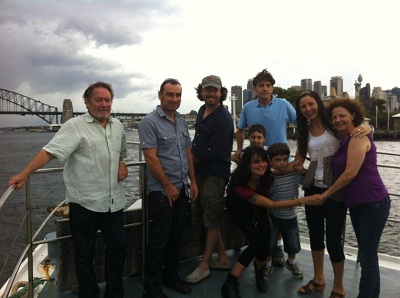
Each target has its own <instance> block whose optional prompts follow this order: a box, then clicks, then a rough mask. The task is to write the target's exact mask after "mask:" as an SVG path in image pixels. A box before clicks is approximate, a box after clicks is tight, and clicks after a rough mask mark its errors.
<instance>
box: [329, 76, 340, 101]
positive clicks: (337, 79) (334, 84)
mask: <svg viewBox="0 0 400 298" xmlns="http://www.w3.org/2000/svg"><path fill="white" fill-rule="evenodd" d="M332 88H335V94H336V95H337V96H338V97H341V96H342V95H343V79H342V77H341V76H336V77H331V87H330V89H331V90H332Z"/></svg>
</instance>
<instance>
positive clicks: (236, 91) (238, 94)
mask: <svg viewBox="0 0 400 298" xmlns="http://www.w3.org/2000/svg"><path fill="white" fill-rule="evenodd" d="M233 95H234V96H235V98H236V100H235V101H232V107H231V108H232V114H233V111H235V112H236V115H239V114H240V112H241V111H242V107H243V101H242V98H243V97H242V86H237V85H236V86H232V87H231V97H233ZM233 105H235V109H234V108H233Z"/></svg>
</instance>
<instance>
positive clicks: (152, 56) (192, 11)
mask: <svg viewBox="0 0 400 298" xmlns="http://www.w3.org/2000/svg"><path fill="white" fill-rule="evenodd" d="M396 3H397V2H396V1H393V0H391V1H389V0H381V1H378V2H377V1H361V0H351V1H349V0H336V1H323V0H322V1H321V0H303V1H298V0H279V1H265V0H246V1H228V0H224V1H219V0H201V1H194V0H193V1H191V0H125V1H117V0H102V1H101V0H92V1H73V0H71V1H63V0H58V1H51V0H48V1H45V0H36V1H28V0H26V1H22V0H0V35H1V42H0V55H1V56H0V88H3V89H6V90H10V91H14V92H17V93H20V94H23V95H25V96H28V97H31V98H34V99H36V100H40V101H42V102H44V103H46V104H49V105H52V106H56V107H58V108H59V109H60V110H61V109H62V102H63V99H65V98H69V99H71V100H72V102H73V105H74V111H85V107H84V104H83V100H82V93H83V91H84V90H85V89H86V87H87V85H88V84H89V83H91V82H95V81H99V80H105V81H108V82H111V83H112V84H113V87H114V90H115V99H114V103H113V111H115V112H118V111H119V112H138V113H148V112H150V111H151V110H153V109H154V108H155V106H156V105H157V104H158V102H159V101H158V98H157V91H158V88H159V85H160V83H161V82H162V81H163V80H164V79H165V78H167V77H174V78H177V79H178V80H180V81H181V83H182V87H183V97H182V104H181V107H180V112H181V113H188V112H190V110H198V108H199V107H200V105H201V102H200V101H199V100H198V99H197V98H196V93H195V90H194V88H195V87H196V86H197V85H198V84H199V82H200V81H201V79H202V78H203V77H204V76H206V75H209V74H216V75H219V76H220V77H221V79H222V83H223V85H224V86H225V87H227V88H228V90H230V87H231V86H233V85H241V86H243V88H245V86H246V84H247V80H248V79H250V78H252V77H254V76H255V75H256V74H257V72H259V71H261V70H262V69H263V68H267V69H268V70H269V71H270V72H271V73H272V74H273V76H274V77H275V79H276V82H277V83H276V86H279V87H282V88H289V87H291V86H293V85H300V80H301V79H304V78H311V79H312V80H313V81H317V80H320V81H322V84H323V85H327V86H328V89H329V80H330V77H332V76H342V77H343V80H344V91H347V92H348V93H349V94H350V95H351V96H354V82H355V80H356V79H357V77H358V75H359V74H362V76H363V79H364V80H363V82H362V84H363V86H364V85H365V84H366V83H370V84H371V87H375V86H380V87H382V89H383V90H386V89H391V88H393V87H396V86H400V78H399V75H398V72H399V70H400V59H399V54H398V48H397V49H396V47H398V46H397V42H398V36H399V33H398V28H399V24H398V12H399V9H398V6H399V5H398V4H396ZM227 104H229V103H228V102H227ZM21 124H24V125H45V124H46V123H45V122H44V121H43V120H40V119H39V118H38V117H22V116H5V115H0V127H4V126H17V125H21Z"/></svg>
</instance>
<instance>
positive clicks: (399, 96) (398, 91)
mask: <svg viewBox="0 0 400 298" xmlns="http://www.w3.org/2000/svg"><path fill="white" fill-rule="evenodd" d="M392 94H393V95H396V96H397V102H398V103H399V104H400V88H398V87H394V88H393V89H392Z"/></svg>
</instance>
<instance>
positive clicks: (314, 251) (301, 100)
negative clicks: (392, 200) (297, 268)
mask: <svg viewBox="0 0 400 298" xmlns="http://www.w3.org/2000/svg"><path fill="white" fill-rule="evenodd" d="M296 114H297V130H298V135H299V137H298V141H297V145H298V147H297V150H298V154H299V155H300V157H301V159H303V160H304V159H305V158H306V155H307V153H308V154H309V156H310V164H309V167H308V170H307V173H306V175H305V177H304V180H303V189H304V195H305V196H310V195H314V194H321V193H323V192H324V191H325V190H327V189H328V187H329V186H331V185H332V184H333V182H334V177H333V168H332V157H333V155H334V153H335V152H336V150H337V149H338V147H339V142H340V140H339V139H340V135H339V134H338V133H337V131H336V130H335V128H333V127H332V125H331V124H330V121H328V117H326V114H325V107H324V104H323V102H322V100H321V98H320V96H319V95H318V93H316V92H314V91H303V92H301V93H300V94H299V96H298V97H297V100H296ZM371 131H372V129H370V128H369V127H368V126H367V125H362V126H359V127H357V129H355V131H354V133H353V137H358V136H360V137H365V136H366V135H368V134H369V133H370V132H371ZM305 211H306V219H307V226H308V230H309V237H310V246H311V255H312V259H313V264H314V277H313V278H312V279H311V280H310V281H309V282H308V283H307V284H306V285H303V286H301V287H300V288H299V290H298V293H299V294H310V293H314V292H322V291H323V290H324V289H325V283H326V282H325V276H324V253H325V236H326V247H327V250H328V253H329V257H330V261H331V263H332V268H333V273H334V280H333V288H332V293H331V296H330V298H343V297H344V296H345V293H346V291H345V289H344V286H343V272H344V260H345V256H344V252H343V248H342V231H343V226H344V222H345V221H344V220H345V217H346V211H347V208H346V206H345V204H344V203H343V201H342V199H341V198H340V196H339V195H338V194H337V193H336V194H334V195H331V196H329V198H327V199H326V201H325V202H324V203H323V204H322V205H321V206H306V207H305Z"/></svg>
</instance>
